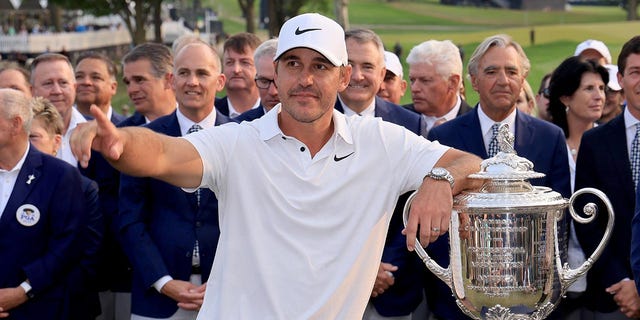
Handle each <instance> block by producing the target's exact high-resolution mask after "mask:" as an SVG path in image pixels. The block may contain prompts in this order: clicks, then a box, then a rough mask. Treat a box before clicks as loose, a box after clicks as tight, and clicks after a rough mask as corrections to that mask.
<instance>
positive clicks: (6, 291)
mask: <svg viewBox="0 0 640 320" xmlns="http://www.w3.org/2000/svg"><path fill="white" fill-rule="evenodd" d="M27 300H29V298H28V297H27V294H26V293H25V292H24V289H22V287H20V286H18V287H15V288H2V289H0V318H6V317H8V316H9V313H8V312H7V311H10V310H11V309H13V308H15V307H17V306H19V305H21V304H23V303H25V302H27Z"/></svg>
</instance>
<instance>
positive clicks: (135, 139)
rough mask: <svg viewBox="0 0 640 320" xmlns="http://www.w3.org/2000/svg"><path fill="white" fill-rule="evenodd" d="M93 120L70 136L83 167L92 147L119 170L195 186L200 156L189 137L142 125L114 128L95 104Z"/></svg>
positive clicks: (196, 184)
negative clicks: (173, 134) (187, 138)
mask: <svg viewBox="0 0 640 320" xmlns="http://www.w3.org/2000/svg"><path fill="white" fill-rule="evenodd" d="M91 115H92V116H93V117H94V118H95V120H94V121H89V122H87V123H82V124H79V125H78V127H76V128H75V129H74V132H73V134H72V136H71V150H72V151H73V154H74V155H75V156H76V159H78V161H79V162H80V165H81V166H83V167H86V166H87V165H88V163H89V159H90V158H91V149H94V150H96V151H98V152H100V153H102V154H103V155H104V157H105V159H107V160H108V161H109V162H110V163H111V165H113V167H114V168H116V169H117V170H118V171H120V172H123V173H126V174H128V175H132V176H140V177H153V178H156V179H160V180H163V181H166V182H168V183H171V184H173V185H176V186H179V187H183V188H195V187H197V186H199V185H200V181H201V180H202V172H203V166H202V160H201V158H200V155H199V154H198V152H197V151H196V149H195V147H193V145H192V144H191V143H189V142H188V141H186V140H184V139H181V138H175V137H169V136H166V135H162V134H158V133H156V132H153V131H152V130H149V129H147V128H142V127H125V128H116V127H115V126H114V125H113V123H111V121H109V119H107V117H106V115H105V114H104V113H102V112H101V111H100V110H99V109H98V108H97V107H96V106H91Z"/></svg>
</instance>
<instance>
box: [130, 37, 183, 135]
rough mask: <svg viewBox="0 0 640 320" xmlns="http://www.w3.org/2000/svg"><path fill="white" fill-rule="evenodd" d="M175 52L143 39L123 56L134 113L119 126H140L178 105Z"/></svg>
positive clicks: (165, 113) (169, 111) (164, 114)
mask: <svg viewBox="0 0 640 320" xmlns="http://www.w3.org/2000/svg"><path fill="white" fill-rule="evenodd" d="M172 76H173V54H172V53H171V50H170V49H169V47H167V46H165V45H163V44H161V43H153V42H148V43H143V44H139V45H137V46H135V47H134V48H133V49H131V51H129V52H128V53H127V54H126V55H125V56H124V57H122V82H124V84H125V86H126V87H127V95H128V96H129V100H131V103H133V105H134V106H135V113H134V114H133V115H132V116H130V117H129V118H127V119H126V120H124V121H123V122H121V123H120V124H119V125H118V126H120V127H124V126H141V125H143V124H146V123H148V122H150V121H153V120H155V119H157V118H160V117H162V116H166V115H168V114H170V113H171V112H173V111H174V110H175V109H176V96H175V93H174V92H173V88H172V87H171V77H172Z"/></svg>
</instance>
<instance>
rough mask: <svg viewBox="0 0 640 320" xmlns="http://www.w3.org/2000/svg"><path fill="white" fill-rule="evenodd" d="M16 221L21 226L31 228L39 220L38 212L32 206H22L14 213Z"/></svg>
mask: <svg viewBox="0 0 640 320" xmlns="http://www.w3.org/2000/svg"><path fill="white" fill-rule="evenodd" d="M16 219H17V220H18V222H20V224H21V225H23V226H25V227H31V226H33V225H35V224H36V223H38V221H39V220H40V210H38V208H36V206H34V205H32V204H23V205H21V206H20V208H18V211H16Z"/></svg>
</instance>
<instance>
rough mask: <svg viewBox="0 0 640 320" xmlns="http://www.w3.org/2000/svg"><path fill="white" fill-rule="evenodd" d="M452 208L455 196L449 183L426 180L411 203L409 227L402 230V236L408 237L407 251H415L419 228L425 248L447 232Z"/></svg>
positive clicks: (421, 241) (421, 242)
mask: <svg viewBox="0 0 640 320" xmlns="http://www.w3.org/2000/svg"><path fill="white" fill-rule="evenodd" d="M452 207H453V194H452V192H451V185H449V182H447V181H445V180H433V179H431V178H425V179H424V182H423V183H422V185H421V186H420V189H418V193H417V194H416V196H415V197H414V198H413V201H412V202H411V209H410V211H409V219H408V221H407V226H406V227H405V229H404V230H402V234H404V235H406V236H407V249H408V250H409V251H413V250H414V249H415V245H416V234H417V230H418V226H419V227H420V244H422V246H424V247H426V246H427V244H429V243H431V242H434V241H436V239H438V237H439V236H441V235H443V234H444V233H445V232H447V230H448V228H449V220H451V209H452Z"/></svg>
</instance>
